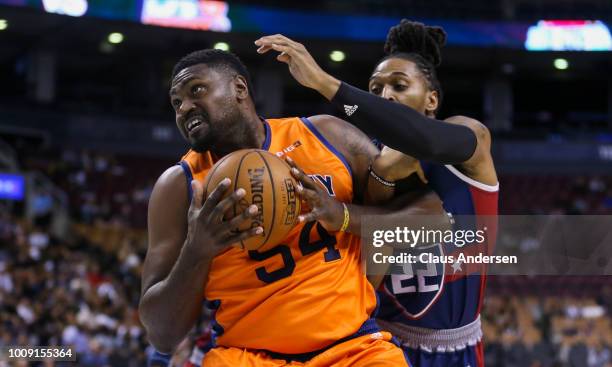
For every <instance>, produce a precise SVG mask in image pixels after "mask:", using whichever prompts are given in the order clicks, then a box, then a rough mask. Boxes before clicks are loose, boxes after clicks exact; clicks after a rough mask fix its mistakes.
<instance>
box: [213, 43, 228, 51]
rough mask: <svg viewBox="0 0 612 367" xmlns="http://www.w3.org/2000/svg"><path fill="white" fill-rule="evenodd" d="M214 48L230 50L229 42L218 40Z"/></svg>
mask: <svg viewBox="0 0 612 367" xmlns="http://www.w3.org/2000/svg"><path fill="white" fill-rule="evenodd" d="M213 48H214V49H216V50H221V51H229V48H230V47H229V44H227V43H225V42H217V43H215V45H214V46H213Z"/></svg>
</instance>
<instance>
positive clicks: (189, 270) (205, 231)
mask: <svg viewBox="0 0 612 367" xmlns="http://www.w3.org/2000/svg"><path fill="white" fill-rule="evenodd" d="M191 185H192V189H193V199H192V201H191V204H189V203H188V199H187V198H188V194H187V186H186V184H185V176H184V174H183V172H182V169H181V168H180V167H178V166H176V167H173V168H170V169H168V170H167V171H166V172H165V173H164V174H162V176H161V177H160V178H159V179H158V181H157V183H156V184H155V187H154V188H153V193H152V195H151V199H150V201H149V213H148V232H149V245H148V249H147V255H146V258H145V263H144V269H143V274H142V292H141V299H140V305H139V312H140V318H141V321H142V323H143V325H144V327H145V329H146V330H147V333H148V337H149V340H150V342H151V344H153V346H154V347H155V348H156V349H157V350H158V351H160V352H163V353H170V352H172V350H173V349H174V348H175V347H176V346H177V345H178V344H179V343H180V341H181V340H182V339H183V338H184V337H185V335H187V333H188V332H189V330H190V329H191V328H192V327H193V325H194V324H195V322H196V320H197V318H198V316H199V313H200V311H201V306H202V301H203V296H204V286H205V284H206V280H207V277H208V270H209V267H210V264H211V261H212V258H213V257H214V256H215V255H216V254H217V253H218V252H219V251H220V250H221V249H223V248H225V247H227V246H228V245H230V244H232V243H235V242H238V241H240V240H241V239H246V238H248V237H250V236H253V235H255V234H256V233H257V231H259V230H261V228H259V227H258V228H253V229H250V230H248V231H244V232H241V233H239V234H235V233H234V232H232V229H234V228H237V227H238V226H239V225H240V224H241V223H242V222H243V221H245V220H247V219H250V218H251V217H252V216H254V215H255V214H256V213H257V207H256V206H251V207H249V208H247V209H246V210H245V212H244V213H243V214H242V215H239V216H237V217H235V218H233V219H231V220H229V221H223V214H224V213H225V212H226V211H227V209H228V208H231V207H232V206H233V205H234V204H235V203H236V202H237V201H238V200H240V198H241V197H242V196H244V190H237V191H236V192H234V193H233V194H232V195H230V196H229V197H228V198H226V199H223V200H221V199H222V197H223V195H224V193H225V192H226V190H227V189H228V187H229V180H227V179H226V180H225V181H222V182H221V183H220V184H219V186H218V187H217V188H215V189H214V190H213V192H212V193H211V194H210V196H208V198H207V199H206V200H204V192H203V191H204V190H203V186H202V184H201V183H199V182H197V181H192V183H191Z"/></svg>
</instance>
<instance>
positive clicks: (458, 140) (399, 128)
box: [255, 34, 490, 178]
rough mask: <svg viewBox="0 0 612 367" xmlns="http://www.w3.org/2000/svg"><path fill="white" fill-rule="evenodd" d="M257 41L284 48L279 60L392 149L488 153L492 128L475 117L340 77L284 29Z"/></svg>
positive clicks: (449, 157)
mask: <svg viewBox="0 0 612 367" xmlns="http://www.w3.org/2000/svg"><path fill="white" fill-rule="evenodd" d="M255 44H256V45H257V46H258V47H259V48H258V49H257V52H258V53H261V54H263V53H266V52H268V51H270V50H274V51H277V52H280V54H279V55H278V56H277V60H279V61H281V62H284V63H286V64H287V65H288V66H289V71H290V72H291V74H292V75H293V77H294V78H295V79H296V80H297V81H298V82H299V83H300V84H302V85H304V86H305V87H308V88H312V89H315V90H317V91H318V92H319V93H321V94H322V95H323V96H324V97H325V98H327V99H328V100H330V101H331V102H332V103H333V104H334V105H337V106H338V107H339V108H340V109H341V110H345V111H346V118H347V119H348V121H350V122H351V123H352V124H354V125H355V126H357V127H358V128H360V129H361V130H363V131H364V132H365V133H366V134H368V135H371V136H375V137H376V138H378V139H380V140H381V141H383V142H384V143H385V144H386V145H388V146H390V147H391V148H393V149H396V150H398V151H401V152H403V153H405V154H408V155H410V156H413V157H415V158H417V159H422V160H427V161H431V162H434V163H441V164H463V163H465V164H467V165H468V166H474V165H477V164H478V163H479V162H480V161H481V160H483V158H484V157H483V155H489V156H490V153H488V150H486V149H482V145H486V143H487V139H490V135H489V133H488V130H487V129H486V127H485V126H484V125H483V124H481V123H472V122H474V121H475V120H473V119H468V118H462V117H457V118H456V119H455V121H454V122H455V123H448V122H445V121H440V120H436V119H433V118H429V117H426V116H424V115H423V114H421V113H419V112H417V111H415V110H414V109H412V108H410V107H408V106H405V105H403V104H400V103H396V102H392V101H388V100H386V99H384V98H381V97H378V96H375V95H373V94H371V93H368V92H366V91H363V90H360V89H358V88H355V87H353V86H351V85H349V84H346V83H344V82H341V81H339V80H338V79H336V78H334V77H333V76H331V75H329V74H327V73H326V72H325V71H323V69H321V67H319V65H318V64H317V63H316V61H315V60H314V59H313V57H312V56H311V55H310V53H309V52H308V50H306V48H305V47H304V45H302V44H300V43H298V42H295V41H293V40H291V39H289V38H287V37H285V36H283V35H280V34H276V35H272V36H265V37H261V38H259V39H258V40H256V41H255ZM345 106H346V107H348V109H346V108H345ZM459 119H463V120H464V121H462V122H459V121H458V120H459ZM473 178H474V177H473Z"/></svg>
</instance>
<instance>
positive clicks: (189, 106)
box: [178, 99, 196, 118]
mask: <svg viewBox="0 0 612 367" xmlns="http://www.w3.org/2000/svg"><path fill="white" fill-rule="evenodd" d="M195 107H196V106H195V103H193V101H191V100H190V99H184V100H183V101H182V102H181V105H180V106H179V108H178V113H179V115H180V116H181V117H182V118H185V117H187V116H188V114H189V112H191V111H192V110H193V109H195Z"/></svg>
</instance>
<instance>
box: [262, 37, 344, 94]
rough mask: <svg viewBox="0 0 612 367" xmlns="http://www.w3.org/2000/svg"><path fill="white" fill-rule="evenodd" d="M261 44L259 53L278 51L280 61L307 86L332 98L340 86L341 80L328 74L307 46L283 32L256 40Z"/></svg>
mask: <svg viewBox="0 0 612 367" xmlns="http://www.w3.org/2000/svg"><path fill="white" fill-rule="evenodd" d="M255 45H257V46H259V48H258V49H257V53H260V54H265V53H266V52H268V51H270V50H274V51H278V52H280V54H279V55H278V56H277V57H276V59H277V60H278V61H281V62H284V63H285V64H287V65H289V72H291V75H293V77H294V78H295V80H297V81H298V83H300V84H302V85H303V86H305V87H308V88H312V89H315V90H317V91H319V93H321V94H322V95H323V96H325V98H327V99H329V100H331V99H332V98H333V96H334V95H335V94H336V92H337V91H338V88H340V81H339V80H337V79H335V78H334V77H332V76H331V75H329V74H327V73H326V72H325V71H323V69H321V67H320V66H319V65H318V64H317V62H316V61H315V60H314V58H313V57H312V56H311V55H310V53H309V52H308V50H306V47H304V45H302V44H301V43H298V42H295V41H293V40H291V39H289V38H287V37H285V36H283V35H282V34H275V35H273V36H264V37H261V38H260V39H258V40H257V41H255Z"/></svg>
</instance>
